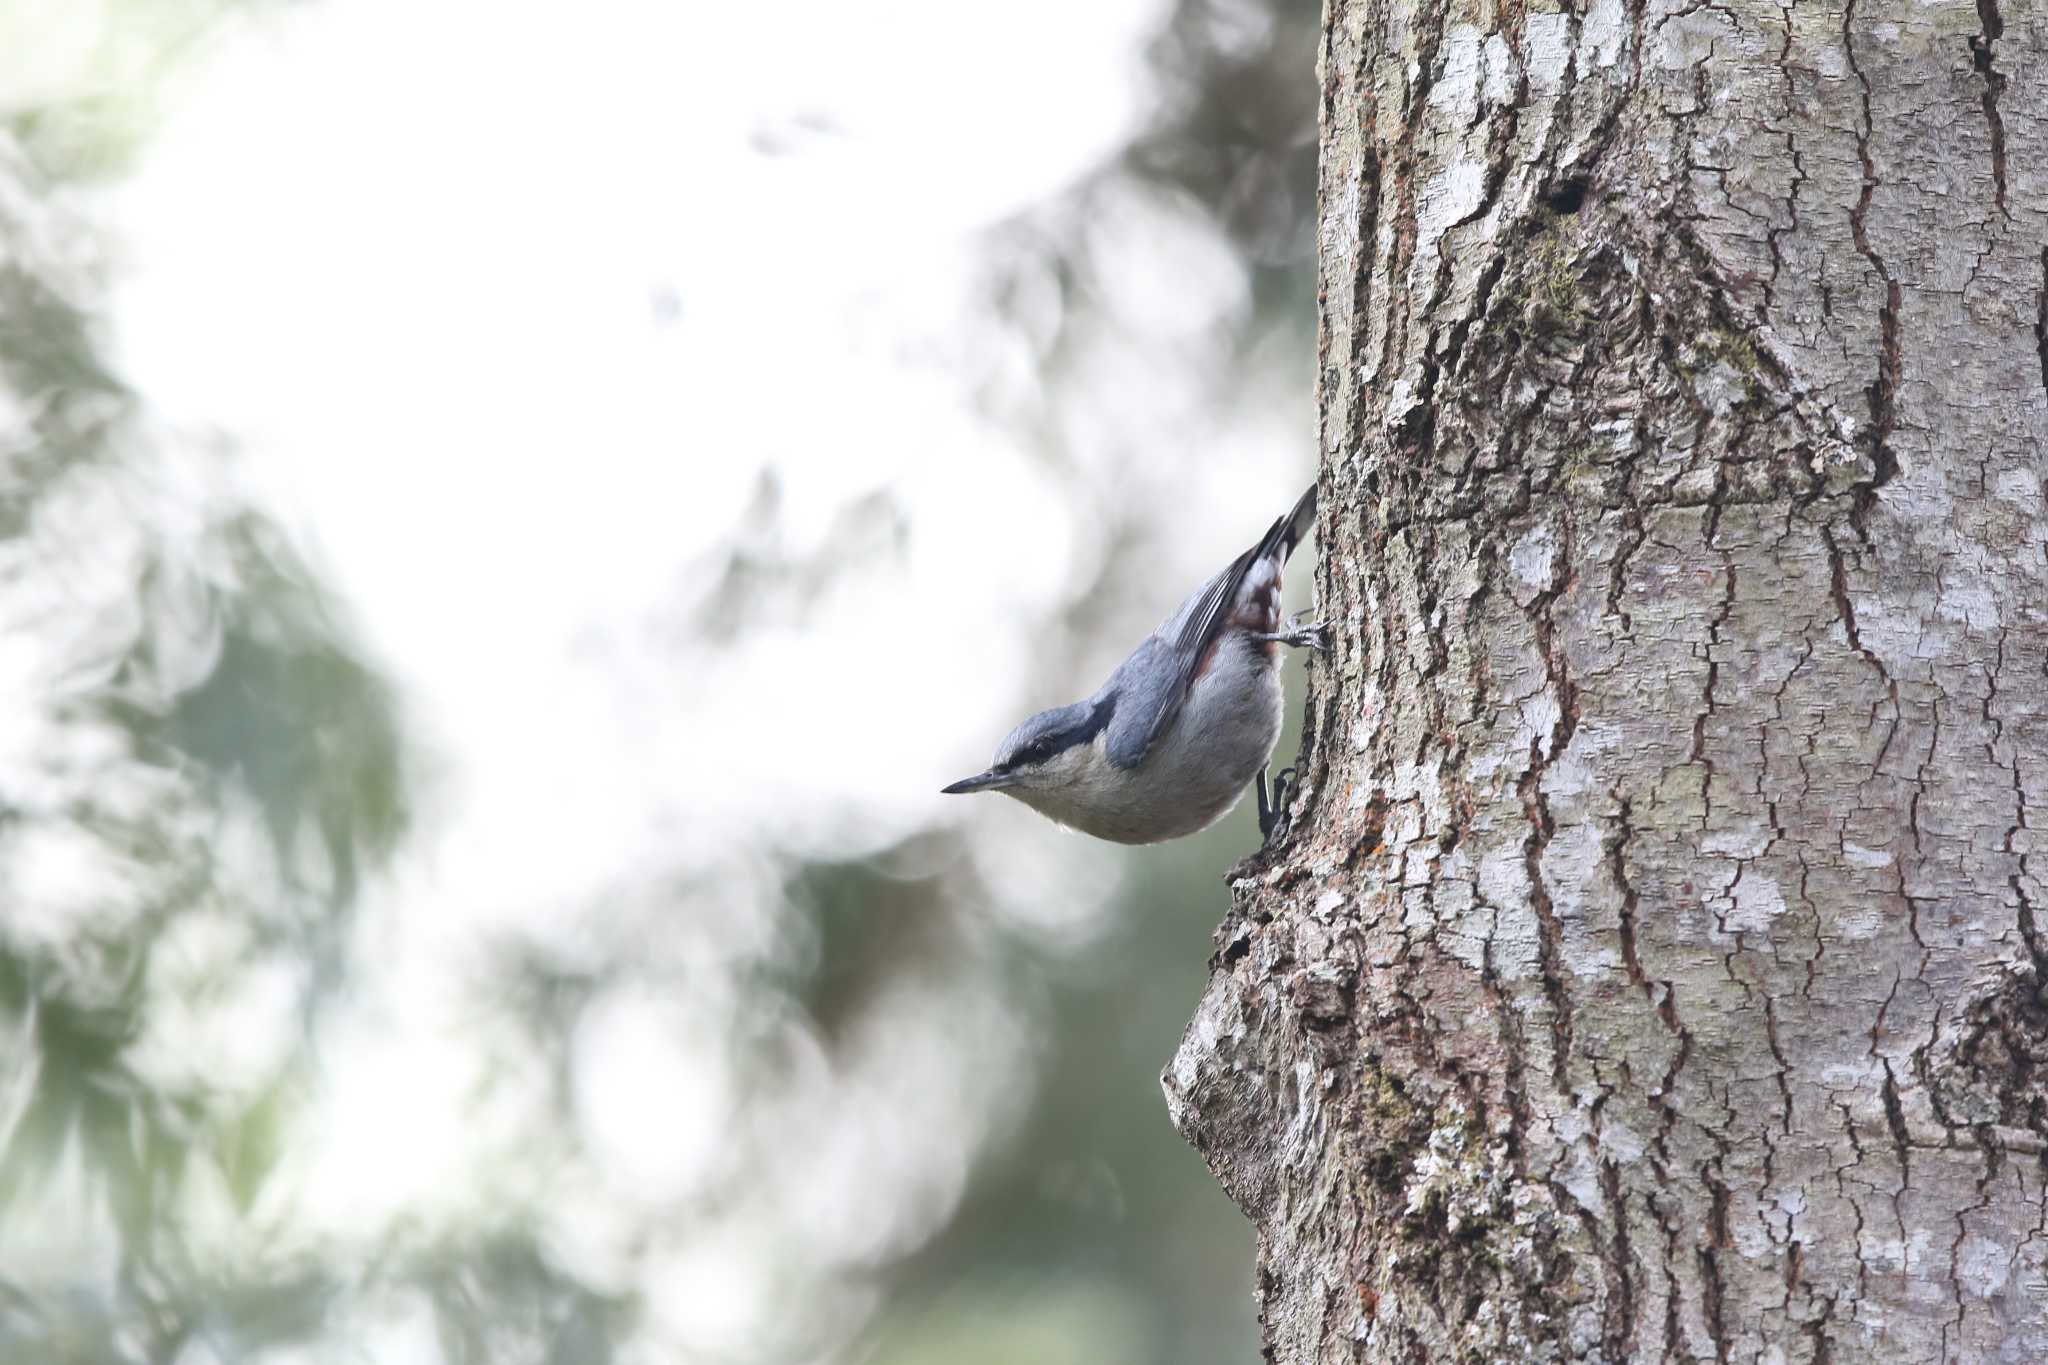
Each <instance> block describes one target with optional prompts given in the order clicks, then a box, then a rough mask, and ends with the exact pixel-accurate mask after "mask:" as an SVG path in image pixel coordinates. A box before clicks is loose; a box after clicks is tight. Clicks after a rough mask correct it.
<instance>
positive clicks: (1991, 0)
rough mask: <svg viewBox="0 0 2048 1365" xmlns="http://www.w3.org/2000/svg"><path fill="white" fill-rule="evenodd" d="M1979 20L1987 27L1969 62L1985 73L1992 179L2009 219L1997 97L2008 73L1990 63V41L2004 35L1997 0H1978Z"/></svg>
mask: <svg viewBox="0 0 2048 1365" xmlns="http://www.w3.org/2000/svg"><path fill="white" fill-rule="evenodd" d="M1977 22H1978V23H1980V24H1982V25H1983V26H1984V27H1983V31H1982V32H1981V33H1979V34H1978V35H1977V36H1975V37H1973V38H1971V39H1970V62H1971V65H1973V66H1975V67H1976V68H1977V71H1978V72H1979V74H1981V75H1982V76H1983V77H1984V122H1985V123H1986V124H1987V125H1989V127H1990V129H1991V183H1992V186H1993V188H1994V189H1995V190H1996V191H1997V195H1998V212H1999V214H2000V215H2001V216H2002V217H2004V218H2005V219H2006V220H2007V221H2008V222H2010V221H2011V219H2012V212H2011V210H2009V209H2007V208H2006V206H2005V121H2004V120H2003V119H2001V118H2000V117H1999V115H1998V97H1999V95H2000V94H2002V93H2004V90H2005V76H2004V75H2003V74H2002V73H2001V72H1999V71H1998V70H1996V69H1995V68H1994V67H1993V66H1992V65H1991V62H1992V52H1991V45H1992V44H1993V43H1995V42H1997V41H1998V40H1999V39H2000V38H2002V37H2004V36H2005V20H2004V18H2003V17H2001V16H2000V15H1999V13H1998V0H1977Z"/></svg>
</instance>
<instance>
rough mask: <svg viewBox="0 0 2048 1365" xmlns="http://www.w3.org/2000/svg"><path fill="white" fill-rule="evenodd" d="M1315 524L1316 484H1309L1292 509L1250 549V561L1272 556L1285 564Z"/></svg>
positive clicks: (1254, 561)
mask: <svg viewBox="0 0 2048 1365" xmlns="http://www.w3.org/2000/svg"><path fill="white" fill-rule="evenodd" d="M1315 524H1316V486H1315V485H1314V484H1310V485H1309V486H1308V492H1306V493H1303V494H1302V495H1301V500H1300V501H1299V502H1297V503H1295V504H1294V509H1293V510H1292V511H1290V512H1289V513H1288V514H1287V515H1286V516H1284V517H1282V518H1280V520H1278V521H1276V522H1274V523H1273V526H1272V529H1270V530H1269V531H1267V532H1266V534H1265V535H1264V536H1263V537H1262V538H1261V539H1260V541H1259V543H1258V546H1257V547H1256V548H1255V549H1254V550H1253V551H1252V562H1253V563H1257V562H1258V561H1259V560H1262V559H1267V558H1272V559H1277V560H1279V561H1280V562H1281V563H1282V564H1285V563H1286V562H1287V561H1288V559H1289V558H1291V557H1292V556H1293V554H1294V547H1295V546H1297V545H1299V544H1301V538H1302V537H1303V536H1305V535H1307V534H1308V532H1309V528H1310V527H1312V526H1314V525H1315Z"/></svg>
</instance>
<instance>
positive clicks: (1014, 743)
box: [945, 486, 1325, 844]
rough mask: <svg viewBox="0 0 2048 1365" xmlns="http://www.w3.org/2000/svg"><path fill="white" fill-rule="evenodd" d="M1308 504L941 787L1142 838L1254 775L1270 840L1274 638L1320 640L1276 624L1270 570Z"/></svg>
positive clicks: (1197, 819)
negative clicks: (1083, 696) (1095, 681)
mask: <svg viewBox="0 0 2048 1365" xmlns="http://www.w3.org/2000/svg"><path fill="white" fill-rule="evenodd" d="M1315 513H1316V490H1315V488H1314V487H1313V486H1311V487H1310V488H1309V490H1308V492H1306V493H1304V494H1302V495H1301V501H1299V502H1297V503H1295V504H1294V510H1293V511H1291V512H1289V513H1288V514H1287V515H1286V516H1284V517H1282V518H1280V520H1278V521H1276V522H1274V523H1273V525H1272V528H1271V529H1270V530H1268V531H1267V532H1266V534H1265V535H1263V536H1261V537H1260V538H1259V543H1258V544H1256V545H1254V546H1252V548H1251V549H1249V550H1246V551H1245V552H1244V553H1243V554H1241V555H1239V556H1238V557H1237V558H1236V559H1234V560H1232V561H1231V562H1230V567H1228V568H1226V569H1224V570H1223V572H1221V573H1219V574H1217V575H1216V576H1215V577H1214V578H1211V579H1210V580H1209V581H1208V582H1206V583H1204V584H1203V585H1202V586H1201V587H1199V588H1197V589H1196V590H1195V592H1194V595H1193V596H1191V597H1189V598H1188V600H1187V601H1185V602H1183V603H1181V604H1180V610H1178V611H1176V612H1174V614H1173V615H1171V616H1169V617H1167V618H1166V620H1165V621H1164V622H1162V623H1161V624H1160V627H1159V629H1157V630H1155V631H1153V632H1152V633H1151V634H1150V635H1148V636H1146V637H1145V638H1144V639H1143V640H1142V641H1140V642H1139V644H1138V647H1137V648H1136V649H1135V650H1133V651H1131V656H1130V657H1129V658H1128V659H1125V660H1124V661H1123V662H1122V663H1121V664H1119V665H1117V669H1116V672H1114V673H1112V674H1110V675H1109V681H1108V682H1106V683H1104V684H1103V685H1102V686H1101V687H1100V688H1098V689H1097V690H1096V692H1095V695H1094V696H1092V697H1089V698H1088V699H1087V700H1086V701H1077V702H1075V703H1074V704H1073V705H1071V706H1060V707H1055V708H1054V709H1052V710H1050V711H1041V712H1039V713H1038V714H1037V715H1035V716H1033V717H1032V718H1031V719H1030V720H1027V721H1025V722H1024V723H1023V724H1022V725H1020V726H1018V727H1017V728H1016V729H1014V730H1012V731H1011V732H1010V734H1009V737H1008V738H1007V739H1005V740H1004V741H1003V742H1002V744H1001V745H1000V746H998V747H997V749H996V759H995V762H994V763H992V764H990V765H989V769H988V771H987V772H985V773H980V774H977V775H976V776H974V777H970V778H966V779H964V780H962V781H959V782H955V783H954V784H953V785H952V786H950V787H947V788H946V789H945V791H946V794H947V795H953V794H956V793H960V792H982V791H999V792H1002V793H1004V794H1005V795H1008V796H1013V797H1015V798H1016V799H1017V800H1019V801H1022V802H1023V803H1024V804H1025V805H1027V806H1030V807H1031V808H1032V809H1034V810H1036V811H1038V812H1040V813H1041V814H1043V815H1047V816H1050V817H1051V818H1052V819H1054V820H1057V821H1058V822H1059V823H1061V824H1063V825H1070V826H1072V827H1073V828H1075V829H1078V830H1081V831H1082V832H1083V833H1087V834H1093V835H1094V836H1096V837H1097V838H1098V839H1112V840H1115V841H1116V842H1117V843H1120V844H1152V843H1157V842H1159V841H1160V840H1162V839H1178V838H1179V837H1180V836H1181V835H1183V834H1193V833H1194V832H1195V831H1196V830H1198V829H1206V828H1208V827H1209V826H1210V825H1212V824H1214V823H1216V821H1218V820H1220V819H1222V818H1223V816H1224V815H1225V814H1227V813H1228V812H1229V810H1230V808H1231V807H1233V806H1235V805H1236V804H1237V803H1238V801H1239V800H1240V799H1241V798H1242V797H1243V796H1244V789H1245V787H1246V785H1247V784H1249V783H1250V782H1251V781H1252V779H1253V778H1254V777H1256V778H1257V779H1258V793H1259V831H1260V833H1261V834H1263V835H1265V836H1266V837H1267V838H1268V839H1270V838H1271V837H1272V835H1273V830H1274V827H1275V826H1276V825H1277V824H1278V823H1279V820H1280V812H1281V808H1282V805H1283V803H1284V802H1285V801H1286V787H1287V779H1288V777H1289V773H1287V772H1282V773H1281V774H1280V780H1279V781H1278V782H1277V783H1276V784H1275V790H1274V792H1273V794H1272V796H1271V797H1270V798H1269V797H1268V796H1267V792H1266V762H1267V760H1268V759H1270V758H1271V757H1272V755H1273V746H1274V744H1276V743H1278V742H1279V739H1280V713H1281V707H1282V704H1283V698H1282V695H1281V688H1280V665H1279V659H1278V657H1277V656H1278V651H1277V650H1276V649H1275V648H1274V646H1275V645H1282V644H1284V645H1294V646H1301V645H1310V646H1313V647H1315V648H1318V649H1321V648H1324V647H1325V645H1324V640H1323V628H1322V627H1321V626H1319V625H1318V626H1309V627H1302V626H1300V625H1298V624H1295V623H1290V624H1289V626H1288V628H1287V629H1284V630H1283V629H1281V627H1280V571H1281V569H1282V568H1284V567H1285V566H1286V564H1287V557H1288V556H1289V555H1290V554H1292V553H1293V552H1294V547H1295V545H1296V543H1297V542H1299V541H1300V540H1301V537H1302V535H1303V534H1304V533H1305V532H1306V531H1307V530H1308V528H1309V526H1310V525H1311V523H1313V521H1314V520H1315Z"/></svg>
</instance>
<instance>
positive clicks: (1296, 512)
mask: <svg viewBox="0 0 2048 1365" xmlns="http://www.w3.org/2000/svg"><path fill="white" fill-rule="evenodd" d="M1315 514H1316V486H1315V485H1314V484H1310V485H1309V486H1308V491H1307V492H1306V493H1303V494H1302V495H1301V498H1300V500H1299V501H1297V502H1296V503H1295V504H1294V506H1293V507H1292V508H1291V509H1290V510H1289V511H1288V513H1287V515H1285V516H1283V517H1281V518H1280V519H1279V520H1278V521H1276V522H1274V523H1273V524H1272V526H1270V527H1268V528H1267V530H1266V534H1265V535H1263V536H1261V537H1259V542H1258V544H1256V545H1254V546H1252V547H1251V548H1250V549H1249V550H1246V551H1245V552H1244V553H1243V554H1241V555H1239V556H1238V557H1237V558H1236V559H1234V560H1232V561H1231V562H1230V564H1229V565H1228V566H1227V567H1226V568H1224V569H1222V570H1221V571H1220V572H1218V573H1216V574H1215V575H1214V576H1213V577H1211V578H1210V579H1209V580H1208V581H1207V582H1205V583H1203V584H1202V586H1201V587H1199V588H1196V589H1195V590H1194V592H1192V593H1190V594H1189V595H1188V598H1187V600H1186V601H1184V602H1182V603H1181V604H1180V606H1179V607H1178V608H1177V609H1176V610H1175V611H1174V613H1173V614H1172V615H1171V616H1169V617H1167V618H1166V619H1165V620H1164V621H1162V622H1161V623H1160V625H1159V629H1158V630H1156V631H1154V632H1152V634H1150V635H1148V636H1146V637H1145V638H1144V639H1143V640H1142V641H1140V642H1139V644H1138V647H1137V648H1136V649H1134V650H1132V651H1131V655H1130V657H1129V658H1127V659H1125V660H1124V661H1123V663H1121V664H1119V665H1118V666H1117V670H1116V672H1115V673H1113V674H1111V675H1110V679H1109V681H1108V682H1107V683H1106V684H1104V685H1103V688H1102V690H1101V691H1100V692H1097V693H1096V694H1095V697H1094V698H1093V699H1091V700H1094V701H1100V700H1101V699H1102V698H1104V697H1105V696H1107V697H1109V698H1110V699H1111V700H1112V701H1113V703H1114V710H1113V714H1112V715H1111V716H1110V719H1109V724H1108V730H1109V738H1108V741H1107V751H1108V755H1109V760H1110V762H1112V763H1114V764H1116V765H1117V766H1118V767H1119V768H1135V767H1136V766H1137V765H1138V764H1140V763H1142V762H1144V761H1145V755H1146V754H1147V753H1148V752H1150V751H1151V748H1152V745H1153V744H1154V742H1156V741H1157V740H1158V738H1159V736H1160V735H1161V734H1163V733H1164V732H1165V730H1166V728H1167V727H1168V726H1169V725H1171V724H1172V723H1173V719H1174V717H1175V715H1177V714H1178V713H1179V711H1180V706H1181V703H1182V702H1184V701H1185V700H1186V699H1187V692H1188V688H1189V687H1190V686H1192V685H1193V683H1194V680H1195V676H1196V674H1197V673H1198V672H1199V671H1200V670H1201V666H1202V659H1203V656H1205V655H1206V654H1207V653H1208V652H1209V647H1210V646H1211V645H1212V644H1214V643H1215V640H1216V636H1217V634H1218V633H1219V632H1221V630H1222V629H1223V626H1224V624H1225V622H1227V621H1228V620H1229V618H1230V612H1231V610H1232V608H1233V607H1234V606H1235V605H1236V599H1237V594H1238V590H1239V589H1240V587H1242V585H1243V583H1244V579H1245V575H1246V573H1248V572H1249V571H1250V570H1251V568H1252V566H1253V565H1254V564H1257V563H1259V562H1260V561H1261V560H1265V559H1269V558H1270V559H1276V560H1278V562H1280V563H1281V564H1285V563H1286V562H1287V559H1288V557H1289V556H1290V555H1292V554H1293V553H1294V547H1295V546H1296V545H1299V544H1300V543H1301V538H1302V537H1303V536H1304V535H1306V534H1308V529H1309V527H1310V526H1311V525H1313V524H1314V521H1315Z"/></svg>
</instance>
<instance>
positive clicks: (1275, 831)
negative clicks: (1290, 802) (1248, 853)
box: [1258, 767, 1299, 848]
mask: <svg viewBox="0 0 2048 1365" xmlns="http://www.w3.org/2000/svg"><path fill="white" fill-rule="evenodd" d="M1297 776H1299V774H1297V773H1296V772H1295V770H1294V769H1293V768H1292V767H1287V768H1282V769H1281V770H1280V771H1279V772H1277V773H1275V774H1274V775H1273V788H1272V791H1271V793H1270V794H1269V793H1268V792H1267V790H1266V770H1265V769H1264V768H1260V769H1259V781H1258V794H1259V835H1260V837H1261V838H1262V839H1264V841H1265V842H1264V843H1262V844H1261V845H1260V847H1261V848H1270V847H1272V846H1273V842H1274V841H1275V840H1276V839H1278V838H1279V837H1280V836H1281V835H1284V834H1285V833H1286V832H1287V821H1288V814H1287V798H1288V796H1289V795H1290V793H1291V790H1292V788H1293V786H1294V782H1295V779H1296V777H1297Z"/></svg>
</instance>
